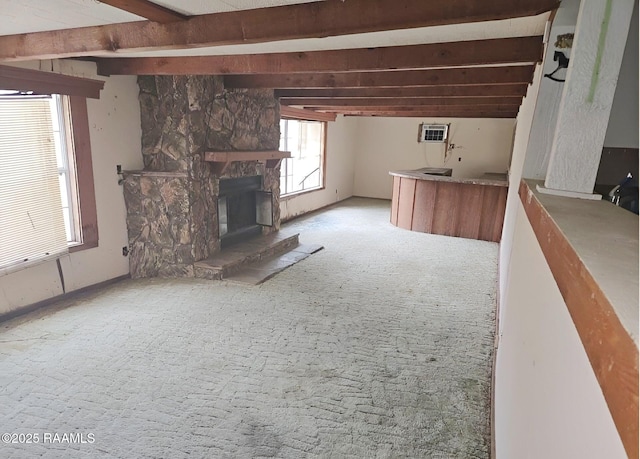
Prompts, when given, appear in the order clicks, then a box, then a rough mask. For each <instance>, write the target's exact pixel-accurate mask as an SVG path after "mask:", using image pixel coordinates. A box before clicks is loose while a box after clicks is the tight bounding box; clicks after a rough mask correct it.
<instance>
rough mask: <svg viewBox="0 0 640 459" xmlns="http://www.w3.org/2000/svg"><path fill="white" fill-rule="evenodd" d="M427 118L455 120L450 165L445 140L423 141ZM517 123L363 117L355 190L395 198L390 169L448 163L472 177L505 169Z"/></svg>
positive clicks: (457, 174)
mask: <svg viewBox="0 0 640 459" xmlns="http://www.w3.org/2000/svg"><path fill="white" fill-rule="evenodd" d="M422 122H428V123H438V124H446V123H451V128H450V131H449V142H450V143H452V144H455V149H453V150H452V152H451V155H450V157H449V160H448V161H447V162H446V163H445V161H444V153H445V151H444V150H445V144H443V143H442V144H433V143H418V126H419V125H420V123H422ZM514 126H515V121H514V120H512V119H459V118H430V119H420V118H373V117H371V118H364V117H362V118H359V119H358V137H357V139H356V169H355V170H356V173H355V183H354V191H353V194H354V195H356V196H365V197H371V198H383V199H391V191H392V183H393V180H392V178H391V176H390V175H389V171H391V170H398V169H419V168H421V167H427V166H429V167H449V168H451V169H453V176H454V177H470V178H475V177H479V176H481V175H482V174H483V173H485V172H506V171H507V168H508V167H509V155H510V152H511V143H512V139H513V130H514Z"/></svg>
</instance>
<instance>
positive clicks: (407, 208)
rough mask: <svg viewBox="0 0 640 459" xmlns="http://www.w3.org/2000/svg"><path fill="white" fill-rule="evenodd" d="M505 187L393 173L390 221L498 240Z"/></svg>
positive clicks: (407, 226)
mask: <svg viewBox="0 0 640 459" xmlns="http://www.w3.org/2000/svg"><path fill="white" fill-rule="evenodd" d="M506 198H507V187H506V186H493V185H479V184H467V183H458V182H455V181H454V182H448V181H433V180H417V179H411V178H406V177H397V176H394V185H393V197H392V201H391V223H392V224H394V225H396V226H399V227H400V228H405V229H411V230H412V231H419V232H422V233H432V234H442V235H445V236H454V237H464V238H468V239H480V240H484V241H492V242H499V241H500V237H501V235H502V224H503V219H504V211H505V206H506Z"/></svg>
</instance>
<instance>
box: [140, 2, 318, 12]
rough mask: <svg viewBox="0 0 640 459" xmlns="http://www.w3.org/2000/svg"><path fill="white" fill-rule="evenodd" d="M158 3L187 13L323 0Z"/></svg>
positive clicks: (266, 6)
mask: <svg viewBox="0 0 640 459" xmlns="http://www.w3.org/2000/svg"><path fill="white" fill-rule="evenodd" d="M152 1H153V2H154V3H157V4H158V5H162V6H165V7H167V8H169V9H171V10H174V11H178V12H179V13H182V14H186V15H191V16H193V15H196V14H207V13H222V12H223V11H234V10H251V9H254V8H268V7H272V6H283V5H294V4H296V3H311V2H317V1H321V0H152Z"/></svg>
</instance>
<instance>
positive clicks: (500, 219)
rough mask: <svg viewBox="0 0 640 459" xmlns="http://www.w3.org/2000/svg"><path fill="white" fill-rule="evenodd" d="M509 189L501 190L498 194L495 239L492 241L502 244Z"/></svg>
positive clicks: (494, 229)
mask: <svg viewBox="0 0 640 459" xmlns="http://www.w3.org/2000/svg"><path fill="white" fill-rule="evenodd" d="M507 191H508V189H507V188H500V192H499V193H498V198H497V199H498V209H497V211H496V217H495V219H494V220H493V237H492V238H491V240H492V241H496V242H500V239H502V225H503V223H504V213H505V211H506V208H507Z"/></svg>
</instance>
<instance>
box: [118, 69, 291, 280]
mask: <svg viewBox="0 0 640 459" xmlns="http://www.w3.org/2000/svg"><path fill="white" fill-rule="evenodd" d="M138 84H139V86H140V110H141V120H142V155H143V160H144V170H142V171H129V172H125V173H124V178H125V180H124V196H125V202H126V206H127V228H128V234H129V249H130V255H129V256H130V268H131V276H132V277H134V278H138V277H156V276H159V277H184V276H187V277H188V276H194V275H196V272H195V271H196V270H195V269H194V264H195V263H196V262H198V261H201V260H205V259H207V258H209V257H211V256H212V255H214V254H215V253H217V252H219V251H220V247H221V234H220V220H219V215H218V198H219V197H220V193H219V190H220V180H221V179H228V178H239V177H254V178H255V177H258V179H256V180H258V181H259V182H260V186H259V190H260V191H264V192H266V194H265V196H268V198H267V199H271V203H270V204H271V206H269V207H270V209H271V210H270V211H271V213H272V214H271V215H270V217H271V218H270V219H269V218H267V220H268V221H269V222H270V223H272V225H271V226H261V227H259V228H258V231H259V232H261V233H262V234H269V233H271V232H273V231H277V230H278V229H279V227H280V210H279V209H280V206H279V195H280V168H279V165H277V164H274V163H270V164H269V166H275V167H267V166H266V164H265V163H263V162H259V161H237V162H231V163H229V165H228V167H226V168H225V170H224V172H223V173H222V175H218V174H216V168H214V166H213V165H212V163H210V162H207V161H205V153H206V152H208V151H228V152H231V153H233V152H234V151H247V150H249V151H261V150H277V149H278V145H279V139H280V132H279V119H280V115H279V104H278V102H277V100H276V99H275V98H274V96H273V91H271V90H226V89H224V88H223V84H222V78H221V77H216V76H174V77H172V76H142V77H139V78H138ZM263 199H265V198H264V197H263ZM250 201H251V199H244V200H243V199H236V200H235V201H233V202H232V204H231V205H239V204H243V203H244V204H246V205H249V204H250ZM253 206H254V207H255V204H253ZM235 211H236V212H238V209H235ZM243 212H244V211H241V212H240V214H241V215H243V217H242V218H245V219H247V218H248V219H251V216H250V215H249V214H247V213H246V212H244V213H243ZM248 212H255V209H252V210H249V211H248ZM246 215H249V217H247V216H246Z"/></svg>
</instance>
